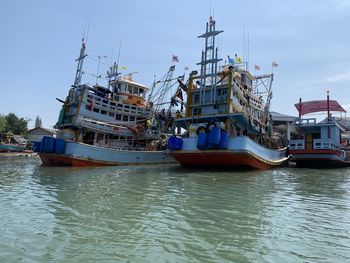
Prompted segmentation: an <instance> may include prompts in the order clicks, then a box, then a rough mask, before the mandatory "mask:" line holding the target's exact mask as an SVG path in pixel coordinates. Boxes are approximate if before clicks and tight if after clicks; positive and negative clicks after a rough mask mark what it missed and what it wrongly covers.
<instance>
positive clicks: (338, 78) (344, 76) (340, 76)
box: [326, 70, 350, 82]
mask: <svg viewBox="0 0 350 263" xmlns="http://www.w3.org/2000/svg"><path fill="white" fill-rule="evenodd" d="M347 80H350V70H349V71H347V72H344V73H341V74H338V75H335V76H333V77H330V78H327V79H326V81H328V82H339V81H347Z"/></svg>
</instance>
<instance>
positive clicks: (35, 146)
mask: <svg viewBox="0 0 350 263" xmlns="http://www.w3.org/2000/svg"><path fill="white" fill-rule="evenodd" d="M40 145H41V143H40V142H32V149H33V151H34V152H35V153H37V152H40Z"/></svg>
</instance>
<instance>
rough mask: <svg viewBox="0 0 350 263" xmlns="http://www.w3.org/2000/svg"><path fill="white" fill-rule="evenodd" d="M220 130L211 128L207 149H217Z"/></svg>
mask: <svg viewBox="0 0 350 263" xmlns="http://www.w3.org/2000/svg"><path fill="white" fill-rule="evenodd" d="M220 134H221V131H220V128H218V127H213V128H212V129H211V131H210V132H209V135H208V145H209V147H218V146H219V143H220Z"/></svg>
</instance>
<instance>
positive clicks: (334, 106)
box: [294, 100, 346, 115]
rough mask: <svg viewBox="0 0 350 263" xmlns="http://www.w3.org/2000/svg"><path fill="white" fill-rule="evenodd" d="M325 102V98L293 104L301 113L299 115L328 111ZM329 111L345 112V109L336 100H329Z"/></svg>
mask: <svg viewBox="0 0 350 263" xmlns="http://www.w3.org/2000/svg"><path fill="white" fill-rule="evenodd" d="M327 104H328V103H327V100H312V101H305V102H301V104H300V103H297V104H294V106H295V107H296V108H297V110H298V111H299V112H300V113H301V115H305V114H309V113H314V112H323V111H328V105H327ZM329 111H339V112H346V110H344V108H343V107H342V106H341V105H340V104H339V103H338V102H337V101H336V100H329Z"/></svg>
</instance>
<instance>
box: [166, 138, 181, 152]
mask: <svg viewBox="0 0 350 263" xmlns="http://www.w3.org/2000/svg"><path fill="white" fill-rule="evenodd" d="M182 142H183V141H182V139H181V138H180V137H176V136H171V137H170V138H169V140H168V149H169V150H181V149H182Z"/></svg>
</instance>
